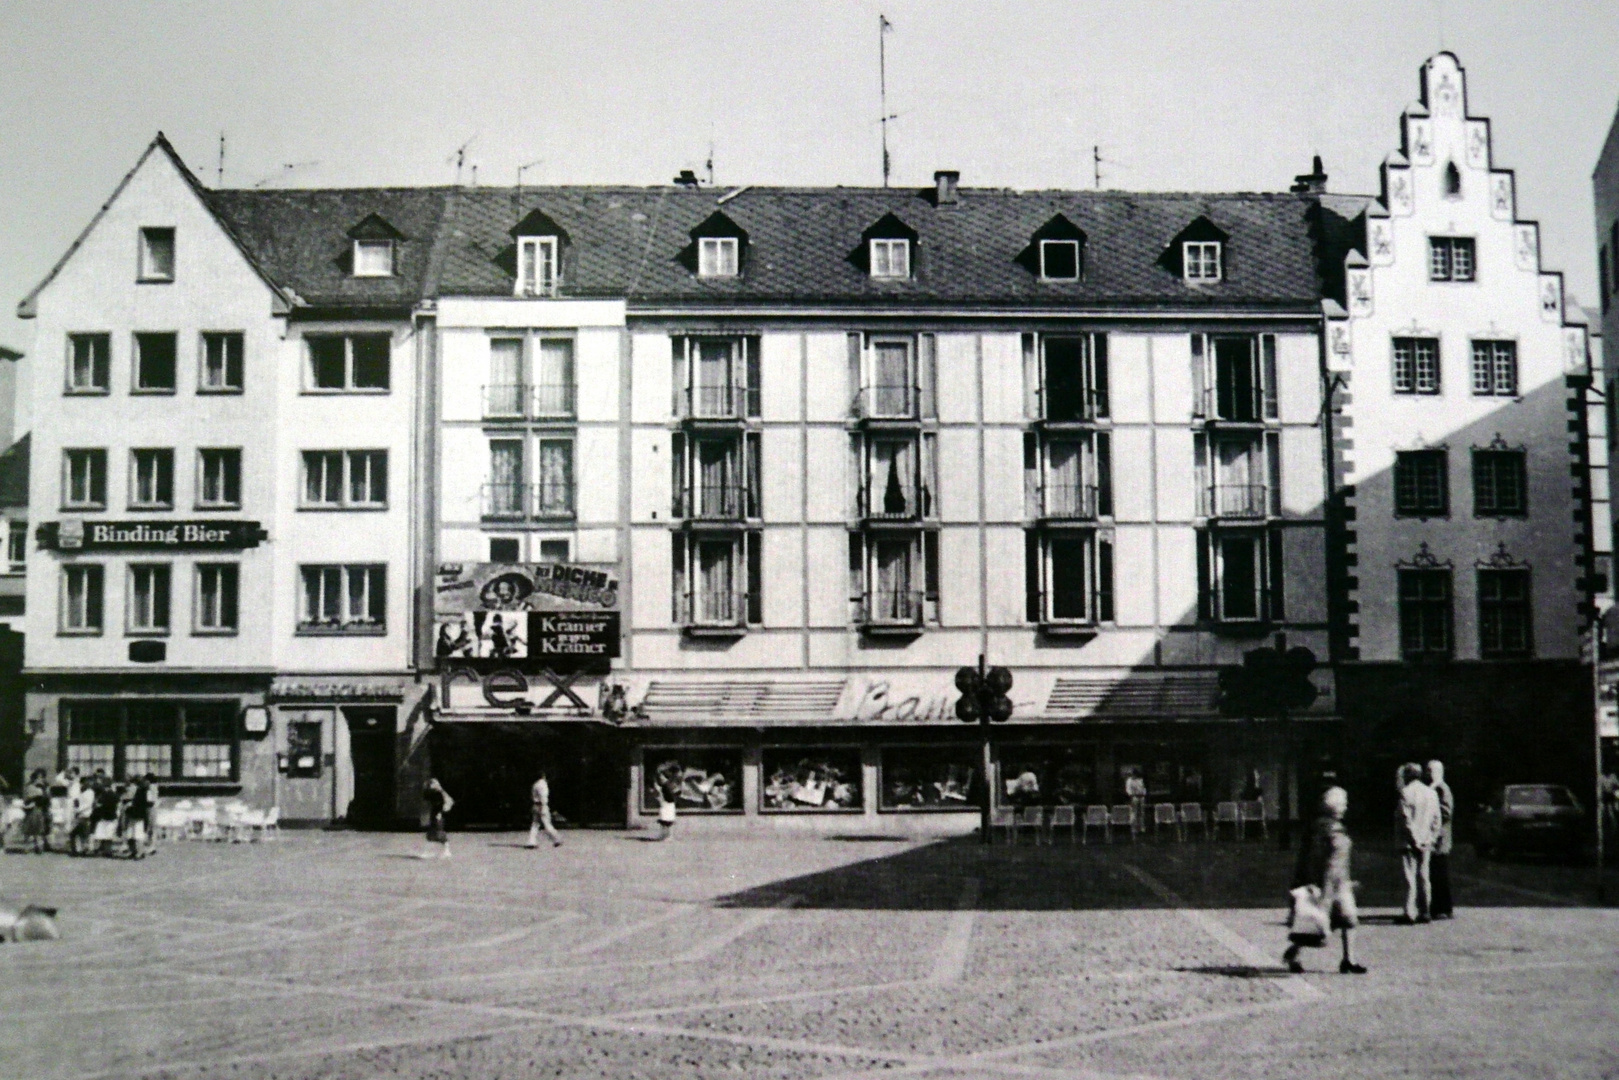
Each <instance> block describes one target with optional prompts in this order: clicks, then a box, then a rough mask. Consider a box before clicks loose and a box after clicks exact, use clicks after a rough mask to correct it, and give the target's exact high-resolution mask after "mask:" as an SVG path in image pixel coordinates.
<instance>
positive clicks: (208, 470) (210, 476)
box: [197, 448, 242, 510]
mask: <svg viewBox="0 0 1619 1080" xmlns="http://www.w3.org/2000/svg"><path fill="white" fill-rule="evenodd" d="M241 505H242V452H241V451H240V450H237V449H234V448H231V449H210V450H198V451H197V508H198V509H199V510H202V509H218V510H225V509H237V508H240V507H241Z"/></svg>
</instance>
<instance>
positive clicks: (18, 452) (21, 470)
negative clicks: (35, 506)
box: [0, 435, 29, 507]
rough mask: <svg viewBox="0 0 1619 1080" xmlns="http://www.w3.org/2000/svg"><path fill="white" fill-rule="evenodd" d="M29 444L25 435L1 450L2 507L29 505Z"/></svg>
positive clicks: (0, 484) (0, 493)
mask: <svg viewBox="0 0 1619 1080" xmlns="http://www.w3.org/2000/svg"><path fill="white" fill-rule="evenodd" d="M28 446H29V437H28V436H27V435H24V436H23V437H22V438H20V439H18V440H17V441H16V442H14V443H12V444H11V445H10V446H8V447H6V448H5V450H3V451H0V507H15V506H27V505H28Z"/></svg>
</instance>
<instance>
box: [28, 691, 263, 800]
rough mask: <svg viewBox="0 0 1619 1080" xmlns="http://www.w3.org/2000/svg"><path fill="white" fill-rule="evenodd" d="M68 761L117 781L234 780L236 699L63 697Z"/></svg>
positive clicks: (63, 726)
mask: <svg viewBox="0 0 1619 1080" xmlns="http://www.w3.org/2000/svg"><path fill="white" fill-rule="evenodd" d="M60 708H61V717H62V733H63V740H64V743H65V744H66V753H65V757H66V760H67V764H68V765H72V766H77V767H78V768H79V771H80V772H81V773H86V772H94V771H95V770H96V769H101V770H103V771H104V772H106V774H107V775H108V776H109V777H111V778H113V779H115V780H132V779H135V778H137V777H141V776H147V775H151V776H153V777H155V778H157V779H159V780H165V781H172V780H195V781H216V782H233V781H235V780H237V779H238V777H239V766H238V762H239V757H240V755H239V752H238V740H239V736H238V722H237V716H238V714H239V712H240V706H239V705H238V703H237V702H235V701H228V700H227V701H190V700H187V701H163V700H130V701H63V702H62V704H61V706H60Z"/></svg>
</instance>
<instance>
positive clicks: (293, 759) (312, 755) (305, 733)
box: [287, 713, 324, 779]
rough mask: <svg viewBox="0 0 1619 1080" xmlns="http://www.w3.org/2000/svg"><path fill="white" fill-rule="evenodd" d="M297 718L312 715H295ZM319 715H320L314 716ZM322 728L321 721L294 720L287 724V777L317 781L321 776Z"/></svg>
mask: <svg viewBox="0 0 1619 1080" xmlns="http://www.w3.org/2000/svg"><path fill="white" fill-rule="evenodd" d="M293 715H296V716H309V715H312V714H311V713H295V714H293ZM313 715H319V714H313ZM321 727H322V724H321V722H320V721H319V720H292V721H289V722H288V724H287V775H288V776H297V777H301V778H303V779H315V778H317V777H319V776H320V769H321V760H322V758H323V756H324V755H323V754H322V752H321V748H322V742H321Z"/></svg>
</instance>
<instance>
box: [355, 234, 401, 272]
mask: <svg viewBox="0 0 1619 1080" xmlns="http://www.w3.org/2000/svg"><path fill="white" fill-rule="evenodd" d="M393 274H394V242H393V241H392V240H356V241H354V276H355V277H393Z"/></svg>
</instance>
